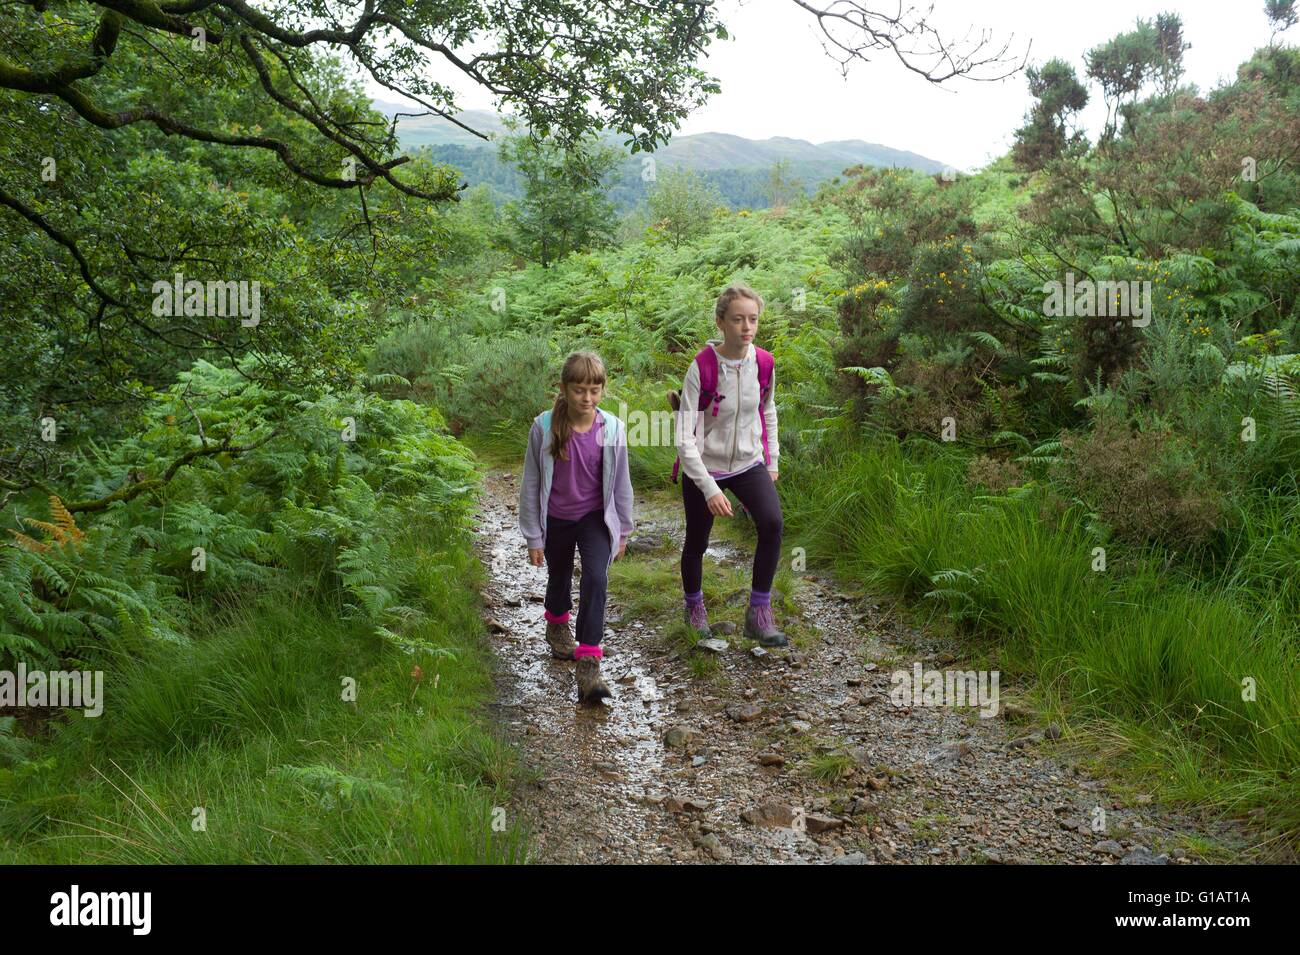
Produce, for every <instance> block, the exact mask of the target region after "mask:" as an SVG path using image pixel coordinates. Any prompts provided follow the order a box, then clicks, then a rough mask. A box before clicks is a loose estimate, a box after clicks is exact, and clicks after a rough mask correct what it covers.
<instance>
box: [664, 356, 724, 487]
mask: <svg viewBox="0 0 1300 955" xmlns="http://www.w3.org/2000/svg"><path fill="white" fill-rule="evenodd" d="M694 361H695V364H696V365H698V366H699V370H700V401H699V404H698V406H697V407H696V410H697V411H703V410H704V409H705V408H707V407H708V406H709V405H710V404H712V405H713V416H714V417H715V418H716V417H717V416H718V404H719V402H721V401H722V399H723V398H725V397H726V396H725V395H720V394H718V354H717V352H715V351H714V350H713V346H712V345H705V346H704V347H703V348H701V349H700V350H699V351H698V352H697V353H696V355H695V359H694ZM681 466H682V462H681V458H680V457H678V458H674V459H673V483H674V484H676V483H677V474H678V472H679V471H680V470H681Z"/></svg>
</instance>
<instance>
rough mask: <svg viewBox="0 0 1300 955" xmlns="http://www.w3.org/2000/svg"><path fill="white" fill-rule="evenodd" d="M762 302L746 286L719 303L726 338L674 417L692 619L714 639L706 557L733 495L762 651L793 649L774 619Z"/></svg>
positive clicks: (685, 389)
mask: <svg viewBox="0 0 1300 955" xmlns="http://www.w3.org/2000/svg"><path fill="white" fill-rule="evenodd" d="M762 310H763V299H762V298H760V297H759V295H758V294H757V293H756V292H755V291H754V290H753V289H751V288H750V287H749V286H748V285H745V284H744V283H743V282H735V283H733V284H732V285H730V286H728V287H727V289H726V290H725V291H723V293H722V294H721V295H720V296H719V297H718V301H717V305H716V306H715V308H714V320H715V322H716V323H717V326H718V330H719V331H720V332H721V333H722V338H721V339H710V340H709V342H708V343H707V344H706V345H705V347H704V348H703V349H702V350H701V351H700V353H699V354H698V355H696V356H695V360H694V361H692V362H691V365H690V368H688V369H687V371H686V379H685V381H684V382H683V385H682V390H681V394H680V395H678V393H677V392H671V393H670V394H669V402H670V403H671V404H672V406H673V408H674V410H676V411H677V412H678V414H677V442H676V443H677V456H678V463H676V464H674V465H673V480H674V481H676V480H677V471H678V466H679V465H680V467H681V469H682V470H684V471H685V472H686V479H685V480H683V481H682V504H683V506H684V507H685V509H686V539H685V542H684V543H683V545H682V590H683V592H684V596H685V601H686V609H685V616H686V621H687V623H688V624H689V625H690V626H691V627H693V628H694V629H695V630H696V631H697V632H698V633H699V634H700V635H701V636H706V637H707V636H708V635H709V621H708V614H707V613H706V611H705V609H704V591H703V586H702V584H703V569H704V552H705V550H707V549H708V546H709V532H710V531H711V530H712V529H713V518H714V517H715V516H719V515H720V516H725V517H730V516H731V513H732V512H731V502H730V501H728V500H727V496H726V495H725V494H723V493H722V492H723V490H724V489H727V490H730V491H731V492H732V493H733V494H735V495H736V497H737V498H738V499H739V500H740V502H741V504H742V505H743V506H744V508H745V510H746V511H748V512H749V514H750V516H751V517H752V518H753V521H754V529H755V530H756V531H757V532H758V546H757V549H756V550H755V552H754V572H753V576H752V578H751V580H750V591H749V610H748V611H747V612H746V614H745V636H747V637H749V638H750V639H753V640H757V641H758V642H759V643H761V644H762V645H763V646H767V647H778V646H785V645H787V644H788V643H789V640H787V639H786V636H785V634H784V633H782V632H781V631H780V630H778V629H777V627H776V621H775V620H774V619H773V617H772V605H771V596H772V580H773V578H774V577H775V576H776V567H777V564H778V563H779V562H780V559H781V533H782V530H783V529H784V524H783V521H782V518H781V499H780V498H779V497H778V496H777V493H776V488H775V487H774V486H773V485H774V484H775V482H776V480H777V476H778V471H777V456H778V454H779V453H780V449H779V447H778V444H777V435H776V402H775V401H774V399H773V397H772V392H773V390H774V387H775V384H776V380H775V370H774V365H775V363H774V361H773V359H772V355H771V353H770V352H767V351H764V350H763V349H761V348H759V347H757V346H756V345H755V344H754V336H755V334H756V333H757V331H758V315H759V313H760V312H761V311H762Z"/></svg>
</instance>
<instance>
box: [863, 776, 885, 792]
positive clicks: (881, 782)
mask: <svg viewBox="0 0 1300 955" xmlns="http://www.w3.org/2000/svg"><path fill="white" fill-rule="evenodd" d="M888 785H889V777H888V776H868V777H867V788H868V789H871V790H874V791H876V792H879V791H880V790H882V789H884V788H885V787H887V786H888Z"/></svg>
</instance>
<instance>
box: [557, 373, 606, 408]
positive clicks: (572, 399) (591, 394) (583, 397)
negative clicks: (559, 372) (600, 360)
mask: <svg viewBox="0 0 1300 955" xmlns="http://www.w3.org/2000/svg"><path fill="white" fill-rule="evenodd" d="M604 392H605V386H604V385H600V384H594V383H587V382H576V381H571V382H569V383H568V384H566V385H565V386H564V400H565V401H566V402H567V403H568V405H569V408H570V409H571V410H573V411H574V412H576V413H577V414H581V415H586V414H587V413H588V412H591V411H595V410H596V405H598V404H600V396H601V395H602V394H604Z"/></svg>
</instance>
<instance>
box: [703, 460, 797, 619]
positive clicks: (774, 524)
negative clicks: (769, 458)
mask: <svg viewBox="0 0 1300 955" xmlns="http://www.w3.org/2000/svg"><path fill="white" fill-rule="evenodd" d="M681 483H682V504H683V505H684V506H685V507H686V540H685V542H684V543H683V544H682V590H683V591H684V592H686V593H688V594H694V593H698V592H699V590H700V585H701V582H702V579H703V575H704V552H705V551H706V550H708V547H709V532H710V531H711V530H713V514H712V513H710V512H709V505H708V503H707V502H706V501H705V500H704V494H703V492H701V491H700V489H699V488H698V487H696V486H695V482H694V481H692V480H691V479H690V478H688V477H687V476H686V475H684V474H683V475H682V476H681ZM718 487H720V488H722V489H723V490H724V491H731V492H732V493H733V494H735V495H736V497H737V498H739V499H740V502H741V503H742V504H744V505H745V510H747V511H749V515H750V517H752V518H753V519H754V529H755V530H756V531H757V532H758V548H757V549H756V550H755V551H754V574H753V577H752V579H751V581H750V586H751V587H752V588H753V589H754V590H757V591H759V592H760V593H766V592H768V591H770V590H771V589H772V579H773V578H774V577H775V576H776V565H777V564H778V563H780V561H781V533H782V531H784V530H785V524H784V522H783V521H782V519H781V498H780V497H778V496H777V493H776V486H775V485H774V484H773V483H772V476H771V475H770V474H768V473H767V468H765V467H764V466H762V465H761V464H759V465H755V466H754V467H752V468H750V469H749V470H748V471H742V472H741V473H740V474H735V475H732V476H731V477H729V478H722V479H721V480H719V481H718Z"/></svg>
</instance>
